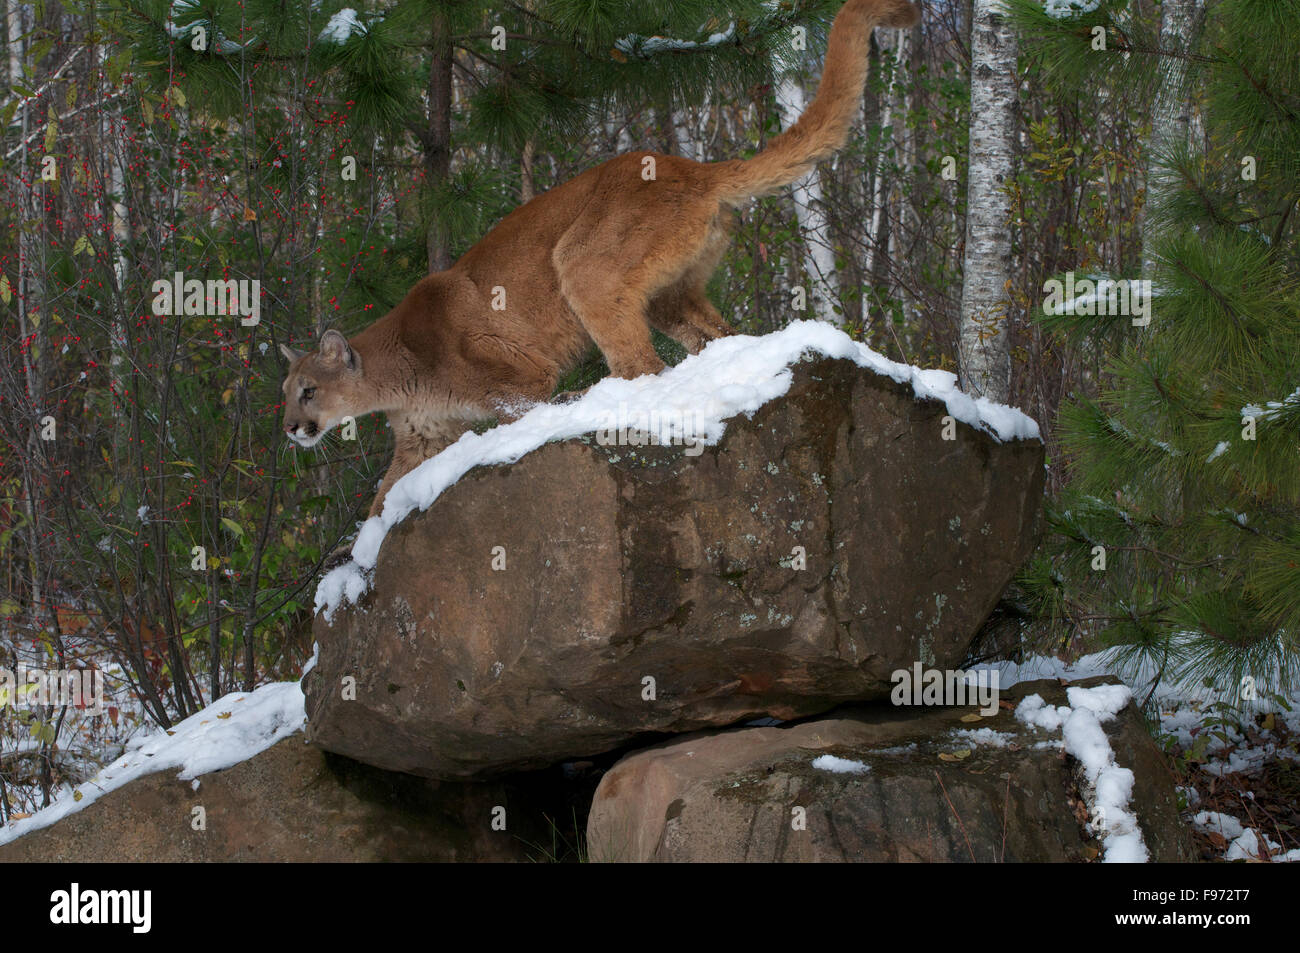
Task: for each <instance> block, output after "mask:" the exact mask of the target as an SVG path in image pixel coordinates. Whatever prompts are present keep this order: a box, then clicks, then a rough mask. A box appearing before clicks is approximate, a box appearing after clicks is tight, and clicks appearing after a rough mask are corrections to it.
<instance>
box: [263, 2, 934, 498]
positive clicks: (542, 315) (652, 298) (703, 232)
mask: <svg viewBox="0 0 1300 953" xmlns="http://www.w3.org/2000/svg"><path fill="white" fill-rule="evenodd" d="M916 18H917V10H916V8H915V7H914V6H913V5H912V4H911V3H910V2H908V0H849V2H848V3H846V4H845V5H844V7H843V8H842V9H841V10H840V12H839V15H838V16H837V17H836V18H835V23H834V25H833V26H832V28H831V33H830V37H829V40H828V44H827V50H826V61H825V65H824V67H823V70H822V81H821V85H820V87H819V88H818V90H817V98H816V99H815V100H814V102H813V103H812V105H810V106H809V107H808V108H807V110H806V111H805V112H804V114H803V115H802V116H801V117H800V118H799V120H798V122H796V123H795V125H794V126H792V127H791V128H790V129H788V130H786V131H785V132H784V133H782V134H781V135H780V136H778V137H777V138H776V139H774V140H772V142H771V143H770V144H769V145H768V147H767V148H766V149H765V150H763V151H762V152H761V153H759V154H758V155H757V156H755V157H754V158H752V159H748V160H738V159H737V160H730V161H726V162H712V163H702V162H695V161H693V160H690V159H684V158H681V157H679V156H670V155H661V154H657V153H650V152H633V153H629V154H627V155H622V156H618V157H617V158H614V159H611V160H609V161H608V162H605V163H603V164H601V165H598V166H596V167H595V168H592V169H589V170H587V171H586V172H584V173H582V174H581V175H579V176H577V177H576V178H574V179H572V180H571V181H569V182H566V183H565V184H564V185H561V186H558V187H557V188H554V189H552V190H551V191H549V192H546V193H544V194H542V195H539V196H537V197H536V198H534V199H533V200H532V201H530V202H528V203H527V204H526V205H523V206H521V207H520V208H517V209H515V210H514V211H513V212H511V213H510V214H509V215H507V216H506V217H505V218H504V219H502V220H501V222H500V223H499V224H498V225H497V226H496V227H495V228H493V229H492V230H491V231H490V232H488V234H487V235H485V236H484V237H483V239H482V240H481V241H479V242H478V244H476V245H475V246H474V247H473V248H471V249H470V250H469V251H468V252H466V253H465V255H464V256H463V257H462V258H461V259H460V260H459V261H457V262H456V263H455V264H454V265H452V266H451V267H450V268H448V269H447V270H446V271H442V272H438V273H435V274H431V275H429V276H428V277H426V278H424V279H422V280H421V281H420V282H419V283H418V284H416V286H415V287H414V288H412V289H411V291H410V293H409V294H407V296H406V297H405V298H404V299H403V300H402V302H401V303H400V304H398V306H397V307H396V308H394V309H393V310H392V311H390V312H389V313H388V314H386V315H384V316H383V317H382V318H380V319H379V320H377V321H376V322H375V323H374V324H372V325H370V327H368V328H366V329H365V330H364V331H361V332H360V333H358V334H356V335H354V336H353V337H352V338H351V339H350V340H349V339H345V338H344V337H343V335H341V334H339V333H338V332H337V331H330V332H327V333H326V335H325V336H324V337H323V338H322V339H321V343H320V346H319V347H318V349H317V350H316V351H314V352H311V353H307V354H303V353H299V352H294V351H291V350H289V349H288V348H285V349H284V351H285V354H286V356H287V357H289V359H290V361H291V365H290V368H289V374H288V377H287V378H286V380H285V382H284V392H285V398H286V400H285V417H284V425H285V430H286V432H287V433H288V434H289V436H290V437H291V438H292V439H294V440H295V442H297V443H299V444H301V445H303V446H311V445H312V444H313V443H315V442H316V441H317V440H319V439H320V437H321V436H323V435H324V434H325V433H326V432H327V431H329V430H330V429H331V428H332V427H335V426H337V425H338V424H339V423H340V422H341V421H342V419H343V418H344V417H347V416H351V417H353V418H356V417H360V416H362V415H365V414H370V413H375V412H378V411H382V412H384V413H385V414H387V415H388V420H389V423H390V425H391V426H392V428H393V431H394V436H395V450H394V454H393V462H392V464H391V465H390V466H389V469H388V472H387V473H386V474H385V476H384V479H383V482H382V484H381V485H380V488H379V492H378V494H377V495H376V497H375V500H374V503H373V504H372V505H371V508H370V514H371V515H372V516H373V515H375V514H377V513H379V512H380V509H381V507H382V506H383V501H384V497H385V495H386V494H387V493H388V490H389V489H390V488H391V487H392V485H393V483H395V482H396V481H397V480H398V479H399V478H400V477H401V476H403V475H404V474H405V473H407V472H408V471H410V470H411V469H412V468H413V467H415V466H417V465H418V464H419V463H421V462H422V461H423V460H425V459H427V458H428V457H430V456H432V455H434V454H435V453H437V452H438V451H440V450H442V449H443V448H444V447H446V446H447V445H448V444H450V443H451V442H453V441H454V440H456V439H457V438H458V437H459V436H460V435H461V434H462V433H464V431H465V430H466V429H468V426H469V425H470V424H471V423H472V422H473V421H474V420H476V419H482V418H484V417H491V416H496V417H498V418H501V419H504V420H510V419H513V418H514V417H516V416H517V415H518V414H520V413H521V412H522V411H524V410H526V409H527V407H529V406H531V405H532V404H535V403H537V402H540V401H544V400H547V399H548V398H549V397H550V396H551V394H552V393H553V392H554V390H555V386H556V383H557V381H558V380H559V378H560V376H561V375H562V374H563V373H564V372H565V371H566V370H568V369H569V368H570V367H571V366H572V365H573V364H574V363H575V362H576V361H577V360H578V359H579V358H580V357H581V356H582V355H583V354H584V353H585V352H586V351H587V349H588V348H589V347H590V345H591V344H592V343H593V342H594V343H595V344H596V346H597V347H599V348H600V350H601V352H602V353H603V354H604V356H605V360H606V361H607V362H608V364H609V369H610V372H611V373H612V374H613V375H615V376H617V377H628V378H631V377H638V376H640V375H642V374H654V373H657V372H658V371H660V370H662V369H663V363H662V362H661V361H660V360H659V358H658V356H657V355H656V354H655V351H654V348H653V347H652V346H651V343H650V329H651V328H656V329H658V330H660V331H662V332H663V333H664V334H667V335H668V336H669V337H671V338H673V339H675V340H677V341H678V342H680V343H681V344H682V345H683V346H685V347H686V349H687V350H688V351H690V352H691V353H696V352H698V351H699V350H700V349H701V348H702V347H704V345H705V344H707V343H708V342H709V341H712V340H714V339H715V338H718V337H722V336H723V335H726V334H730V333H731V330H730V328H729V327H728V326H727V324H726V322H724V321H723V319H722V316H721V315H720V314H718V311H717V309H716V308H714V307H713V305H712V304H711V303H710V302H709V300H708V298H707V297H706V295H705V292H704V289H705V285H706V284H707V282H708V280H709V277H710V276H711V275H712V274H713V271H714V269H715V268H717V266H718V262H719V261H720V260H721V258H722V255H723V253H724V252H725V250H726V247H727V244H728V241H729V235H728V232H729V227H730V223H731V219H732V213H733V211H734V210H735V208H736V206H737V205H738V204H739V203H741V202H743V201H745V200H747V199H749V198H751V197H754V196H760V195H767V194H770V193H772V192H775V191H777V190H778V189H780V188H782V187H784V186H786V185H788V184H790V183H791V182H794V181H795V180H796V179H798V178H800V177H801V176H803V175H804V174H805V173H807V172H808V171H809V170H811V169H812V168H813V166H814V165H816V163H817V162H819V161H821V160H822V159H825V158H827V157H829V156H830V155H831V154H832V153H834V152H835V151H836V150H837V149H839V148H840V147H841V146H843V145H844V142H845V140H846V139H847V137H848V133H849V128H850V125H851V124H852V121H853V116H854V114H855V113H856V111H857V107H858V102H859V99H860V98H861V95H862V88H863V85H864V83H865V81H866V76H867V64H868V50H869V44H870V40H871V30H872V28H873V27H875V26H895V27H902V26H910V25H911V24H913V23H914V22H916ZM647 157H652V158H653V160H654V163H653V164H654V177H653V179H647V178H645V177H643V174H642V173H643V169H644V168H646V165H645V163H644V160H645V159H646V158H647ZM502 293H504V305H505V307H504V308H503V309H501V310H496V309H494V308H493V306H492V305H493V301H494V298H496V299H497V300H498V301H499V300H500V299H499V296H500V295H501V294H502ZM313 389H314V390H313Z"/></svg>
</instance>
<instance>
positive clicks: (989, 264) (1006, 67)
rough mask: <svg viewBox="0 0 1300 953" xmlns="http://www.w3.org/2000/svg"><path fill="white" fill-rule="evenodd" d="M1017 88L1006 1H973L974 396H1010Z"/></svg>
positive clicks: (968, 268) (963, 369)
mask: <svg viewBox="0 0 1300 953" xmlns="http://www.w3.org/2000/svg"><path fill="white" fill-rule="evenodd" d="M1018 92H1019V82H1018V80H1017V74H1016V35H1015V32H1014V31H1013V30H1012V29H1011V24H1010V23H1009V22H1008V20H1007V17H1006V14H1005V10H1004V8H1003V4H1002V0H975V2H974V6H973V15H972V22H971V113H970V114H971V123H970V179H969V182H968V183H967V200H966V205H967V209H966V260H965V263H964V267H963V270H962V289H961V316H960V325H959V335H958V339H959V343H958V347H959V353H958V355H957V358H958V368H959V372H960V376H961V385H962V388H963V389H964V390H965V391H966V392H967V393H968V394H970V395H971V396H974V397H988V398H989V399H990V400H995V401H999V402H1005V401H1006V400H1007V398H1008V396H1009V395H1010V392H1011V354H1010V346H1009V336H1008V331H1007V317H1008V309H1009V305H1010V295H1009V294H1008V292H1007V284H1008V282H1009V281H1010V280H1011V276H1012V267H1013V265H1012V261H1011V199H1010V197H1009V196H1008V195H1007V193H1006V186H1007V185H1008V184H1009V183H1010V181H1011V177H1012V175H1013V173H1014V169H1015V152H1016V142H1017V137H1016V129H1017V126H1018V122H1017V111H1018V98H1019V97H1018Z"/></svg>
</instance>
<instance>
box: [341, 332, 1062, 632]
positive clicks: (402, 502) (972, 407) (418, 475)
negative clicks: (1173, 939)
mask: <svg viewBox="0 0 1300 953" xmlns="http://www.w3.org/2000/svg"><path fill="white" fill-rule="evenodd" d="M809 356H825V357H832V358H847V359H848V360H851V361H853V362H854V363H856V364H858V365H859V366H860V367H863V368H865V369H867V370H870V371H873V372H874V373H876V374H881V375H883V376H885V377H889V378H891V379H892V380H895V381H897V382H899V383H902V384H910V385H911V388H912V392H913V393H914V394H915V395H916V396H917V398H918V399H920V400H937V401H940V402H942V403H943V404H944V406H945V407H946V408H947V410H948V413H949V414H951V415H952V416H953V417H954V418H955V419H956V420H959V421H961V422H963V423H965V424H968V425H969V426H971V427H975V428H976V429H979V430H982V431H984V432H985V433H988V434H990V435H991V436H993V438H994V439H996V440H999V441H1010V440H1037V439H1039V432H1038V424H1037V423H1035V422H1034V421H1033V420H1032V419H1031V418H1029V417H1027V416H1025V415H1024V414H1023V413H1021V412H1020V411H1018V410H1016V409H1014V408H1012V407H1006V406H1004V405H1002V404H995V403H993V402H991V401H989V400H988V399H986V398H983V397H980V398H978V399H974V398H971V397H969V396H967V395H966V394H963V393H962V392H961V391H960V390H959V389H958V387H957V377H956V375H955V374H951V373H949V372H948V371H941V370H922V369H921V368H919V367H912V366H910V365H907V364H899V363H897V362H896V361H891V360H889V359H888V358H886V357H884V356H883V355H881V354H879V353H877V352H876V351H873V350H871V348H869V347H867V346H866V345H865V344H860V343H858V342H856V341H854V340H853V339H852V338H850V337H849V336H848V335H847V334H845V333H844V332H843V331H841V330H839V329H838V328H836V327H833V326H832V325H830V324H826V323H823V322H818V321H796V322H794V323H793V324H790V325H788V326H786V327H785V328H783V329H781V330H780V331H777V332H775V333H773V334H765V335H763V336H761V337H752V336H748V335H735V336H733V337H726V338H721V339H720V340H717V341H713V342H711V343H710V344H709V345H708V346H707V347H705V348H704V349H703V350H702V351H701V352H700V353H699V354H695V355H692V356H689V357H687V358H686V359H685V360H684V361H682V362H681V363H680V364H678V365H677V366H676V367H672V368H668V369H667V370H665V371H663V372H662V373H660V374H655V375H646V376H644V377H639V378H637V379H636V380H624V379H622V378H616V377H607V378H605V379H604V380H602V381H601V382H600V383H598V384H596V385H594V386H593V387H591V388H590V389H589V390H588V391H587V392H586V394H584V395H583V396H582V397H581V398H580V399H578V400H575V401H573V402H572V403H567V404H549V403H548V404H539V405H538V406H536V407H534V408H533V409H532V410H530V411H529V412H528V413H526V414H524V415H523V416H522V417H521V418H520V419H518V420H516V421H515V422H513V423H510V424H506V425H504V426H500V427H494V428H493V429H491V430H489V431H487V432H486V433H482V434H478V433H472V432H471V433H466V434H465V435H464V436H462V437H461V438H460V439H459V440H458V441H456V442H455V443H454V444H452V445H451V446H450V447H448V448H447V449H446V450H444V451H442V453H440V454H438V455H437V456H436V457H433V458H431V459H429V460H426V461H425V462H424V463H423V464H421V465H420V466H418V467H416V468H415V469H414V470H412V471H411V472H410V473H408V474H407V475H406V476H404V477H402V479H400V480H398V481H397V483H395V484H394V485H393V487H392V489H391V490H390V491H389V493H388V496H387V498H386V499H385V500H384V510H383V513H381V514H380V515H379V516H375V517H371V518H370V519H368V520H366V522H365V523H364V524H363V525H362V527H361V532H360V533H359V534H358V535H357V539H356V542H355V543H354V544H353V546H352V559H351V561H350V562H347V563H344V564H343V565H341V566H338V567H337V568H335V569H333V570H332V571H331V572H329V573H327V574H326V576H325V578H323V579H322V580H321V582H320V586H319V587H318V588H317V590H316V611H317V612H323V613H324V614H325V618H326V620H327V621H328V620H330V619H331V618H332V617H333V615H334V612H335V611H336V610H337V609H338V608H339V607H340V606H342V605H344V604H346V603H349V602H356V601H357V600H358V599H359V598H360V597H361V596H362V595H363V594H364V593H365V591H366V590H367V589H368V588H369V586H370V573H371V571H372V570H373V569H374V566H375V561H376V559H377V558H378V556H379V547H380V544H382V543H383V541H384V537H385V536H386V535H387V534H388V531H389V529H391V528H392V527H393V526H395V525H397V524H398V523H400V522H401V521H402V520H404V519H405V518H406V517H407V516H409V515H410V514H411V513H413V512H415V511H417V510H426V509H428V508H429V507H430V506H432V505H433V503H434V501H435V500H437V499H438V497H439V495H440V494H442V492H443V491H444V490H446V489H447V488H448V487H449V486H451V485H452V484H454V483H455V482H456V481H457V480H459V479H460V478H461V477H462V476H464V475H465V474H466V473H468V472H469V471H470V470H472V469H473V468H474V467H478V466H492V465H495V464H504V463H514V462H515V461H516V460H518V459H520V458H521V457H522V456H524V455H525V454H526V453H529V452H531V451H533V450H536V449H537V448H538V447H541V446H542V445H544V444H546V443H548V442H549V441H552V440H564V439H568V438H572V437H581V436H583V435H586V434H592V433H597V432H599V431H601V430H604V429H607V428H609V427H610V421H611V420H617V419H619V418H620V416H621V415H626V413H627V408H629V407H631V408H638V409H640V410H642V411H645V412H647V413H648V412H653V413H654V414H655V415H656V417H657V419H658V421H659V427H658V428H657V435H658V438H659V441H660V442H661V443H665V444H668V443H682V442H691V443H701V444H703V445H705V446H709V445H713V444H716V443H717V442H718V441H719V440H720V439H722V435H723V433H724V432H725V430H726V421H727V420H728V419H730V418H732V417H736V416H738V415H740V414H746V415H750V414H753V413H754V412H755V411H756V410H758V409H759V408H760V407H762V406H763V405H764V404H766V403H767V402H768V401H770V400H774V399H776V398H778V397H780V396H782V395H783V394H785V393H786V392H787V391H788V390H789V389H790V384H791V382H792V381H793V379H794V374H793V371H792V370H791V365H793V364H797V363H799V362H800V361H801V360H803V359H804V358H806V357H809Z"/></svg>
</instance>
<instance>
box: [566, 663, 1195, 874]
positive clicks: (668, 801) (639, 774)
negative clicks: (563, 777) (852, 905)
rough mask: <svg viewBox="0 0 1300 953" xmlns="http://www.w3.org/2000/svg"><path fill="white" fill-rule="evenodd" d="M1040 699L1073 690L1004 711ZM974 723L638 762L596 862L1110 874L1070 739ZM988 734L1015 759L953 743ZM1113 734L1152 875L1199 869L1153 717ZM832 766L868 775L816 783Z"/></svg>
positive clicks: (716, 739) (611, 794) (935, 713)
mask: <svg viewBox="0 0 1300 953" xmlns="http://www.w3.org/2000/svg"><path fill="white" fill-rule="evenodd" d="M1110 681H1112V680H1111V679H1088V680H1084V681H1080V682H1076V683H1075V684H1076V685H1080V686H1090V685H1094V684H1099V683H1106V682H1110ZM1035 692H1036V693H1038V694H1039V695H1041V696H1042V697H1043V698H1044V700H1046V701H1047V703H1048V704H1053V705H1062V704H1065V703H1066V692H1065V688H1064V687H1063V686H1062V685H1061V684H1060V683H1058V682H1057V681H1055V680H1052V681H1043V682H1031V683H1026V684H1021V685H1017V686H1015V688H1014V689H1012V690H1011V691H1009V692H1005V693H1004V697H1006V698H1008V700H1011V701H1012V702H1013V704H1014V703H1015V702H1016V701H1018V700H1019V699H1020V698H1023V697H1025V696H1026V695H1029V694H1033V693H1035ZM972 711H974V709H971V708H892V707H890V706H884V705H873V706H852V707H850V708H847V709H845V710H842V711H841V712H837V713H836V715H835V716H834V717H829V718H823V719H814V720H810V721H805V722H801V723H799V724H796V725H791V726H787V727H776V728H744V729H738V730H732V731H725V732H713V733H701V734H694V735H688V736H686V737H683V738H681V739H678V740H674V741H671V742H666V743H664V744H660V745H657V746H655V747H652V748H647V749H644V750H642V751H638V752H635V753H633V754H630V755H628V756H626V757H624V758H623V759H622V760H620V761H619V762H618V763H617V764H615V765H614V767H613V768H611V769H610V770H609V771H608V772H606V774H605V776H604V777H603V778H602V779H601V782H600V786H599V787H598V788H597V789H596V796H595V799H594V801H593V803H592V807H591V813H590V815H589V816H588V822H587V836H588V851H589V854H590V858H591V860H593V861H663V862H676V861H721V862H738V861H925V862H932V861H955V862H970V861H972V860H976V861H979V862H1008V863H1011V862H1024V861H1031V862H1044V861H1058V862H1059V861H1083V860H1092V859H1095V858H1096V857H1097V855H1098V848H1099V847H1100V845H1099V843H1098V842H1097V841H1095V840H1092V839H1090V837H1089V836H1088V835H1087V834H1086V832H1085V828H1084V825H1083V821H1086V820H1087V818H1088V816H1089V815H1088V810H1087V808H1086V806H1084V802H1083V801H1082V800H1081V799H1080V798H1079V796H1078V793H1077V783H1078V777H1077V775H1078V772H1077V771H1076V769H1075V765H1076V762H1074V761H1073V759H1072V758H1067V757H1066V756H1065V755H1063V754H1062V753H1061V745H1060V735H1059V733H1058V734H1055V735H1052V734H1049V733H1046V732H1043V731H1035V730H1034V729H1032V728H1029V727H1028V726H1026V725H1024V724H1021V723H1020V722H1018V721H1017V720H1016V719H1015V717H1014V715H1013V713H1012V712H1011V711H1009V710H1006V709H1002V710H1000V711H999V712H998V713H997V714H996V715H994V716H992V717H990V718H985V719H983V720H980V721H978V722H974V723H969V722H963V721H962V720H961V719H962V716H963V715H966V714H969V713H971V712H972ZM986 728H987V729H992V730H993V731H995V732H997V733H998V734H999V735H1004V736H1006V737H1002V738H1000V739H998V740H1001V741H1004V742H1011V743H1012V744H1014V745H1015V747H1014V748H1013V747H1011V746H1010V745H1007V746H1004V747H997V746H994V745H991V744H983V745H980V744H974V745H973V744H972V743H971V742H970V740H969V737H968V736H967V737H962V736H954V735H953V732H958V731H962V730H979V729H986ZM1105 728H1106V733H1107V737H1108V739H1109V741H1110V745H1111V748H1112V749H1113V751H1114V753H1115V761H1116V762H1117V763H1118V764H1119V765H1121V766H1122V767H1125V768H1128V769H1130V770H1132V771H1133V773H1134V776H1135V782H1134V791H1133V794H1132V797H1131V800H1130V809H1131V810H1133V811H1134V812H1135V813H1136V814H1137V816H1138V820H1139V823H1140V826H1141V829H1142V834H1143V839H1144V841H1145V844H1146V847H1147V850H1148V851H1149V853H1150V857H1151V859H1152V860H1153V861H1190V860H1193V859H1195V854H1194V851H1193V849H1192V846H1191V843H1190V840H1189V836H1188V833H1187V831H1186V829H1185V828H1184V827H1183V825H1182V823H1181V821H1180V820H1179V816H1178V803H1177V797H1176V794H1175V792H1174V788H1173V781H1172V778H1171V777H1170V774H1169V771H1168V767H1167V765H1166V764H1165V761H1164V758H1163V756H1162V755H1161V754H1160V752H1159V750H1158V749H1157V748H1156V746H1155V744H1154V743H1153V742H1152V741H1151V739H1150V736H1149V735H1148V734H1147V732H1146V729H1145V727H1144V725H1143V723H1142V719H1141V716H1140V714H1139V713H1138V711H1137V708H1136V707H1135V706H1134V705H1133V704H1132V703H1130V704H1129V705H1128V707H1127V708H1126V709H1125V710H1124V711H1123V712H1121V714H1120V715H1119V716H1118V717H1117V718H1116V719H1115V720H1114V721H1112V722H1110V723H1108V724H1106V725H1105ZM1052 740H1055V741H1056V743H1055V744H1052V743H1051V741H1052ZM1043 742H1048V744H1046V745H1043V744H1042V743H1043ZM962 751H968V752H969V754H966V755H962V754H961V752H962ZM941 753H943V754H945V755H947V758H948V759H947V760H946V759H944V758H941V757H940V754H941ZM821 755H832V756H835V757H838V758H842V759H845V760H846V761H854V762H858V763H860V764H864V765H866V766H867V769H868V770H866V771H865V772H863V773H833V772H831V771H828V770H824V769H822V768H817V767H814V766H813V761H814V760H815V759H816V758H818V757H819V756H821ZM841 767H851V766H843V765H842V766H841ZM796 808H803V809H804V811H805V812H806V815H805V816H806V828H805V829H803V830H794V829H792V828H793V824H792V821H793V818H794V814H793V813H792V812H793V811H794V810H795V809H796Z"/></svg>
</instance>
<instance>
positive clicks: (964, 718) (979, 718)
mask: <svg viewBox="0 0 1300 953" xmlns="http://www.w3.org/2000/svg"><path fill="white" fill-rule="evenodd" d="M961 720H962V721H965V722H972V721H983V720H984V716H983V715H976V714H970V715H962V716H961Z"/></svg>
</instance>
